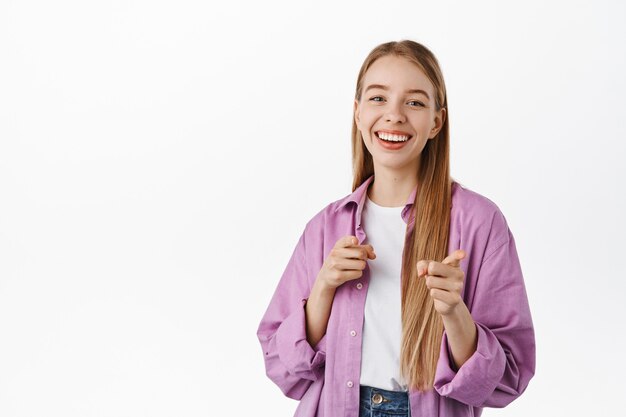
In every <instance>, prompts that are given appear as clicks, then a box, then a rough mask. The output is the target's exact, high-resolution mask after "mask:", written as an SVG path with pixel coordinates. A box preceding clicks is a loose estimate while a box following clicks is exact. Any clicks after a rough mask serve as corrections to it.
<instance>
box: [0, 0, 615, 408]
mask: <svg viewBox="0 0 626 417" xmlns="http://www.w3.org/2000/svg"><path fill="white" fill-rule="evenodd" d="M625 16H626V6H625V5H624V3H623V2H618V1H614V2H611V1H593V2H592V1H553V2H549V1H528V0H526V1H523V2H522V1H517V2H497V1H474V2H465V1H458V2H448V1H443V2H442V1H436V2H435V1H430V2H422V1H404V2H395V1H390V2H381V1H346V2H320V1H315V2H313V1H296V2H287V1H285V2H268V1H264V2H261V1H247V2H243V1H229V2H220V3H213V2H207V1H185V0H183V1H147V0H143V1H142V0H124V1H78V0H75V1H68V0H59V1H55V2H49V1H28V0H24V1H1V2H0V61H1V63H0V416H3V417H22V416H63V417H70V416H76V417H79V416H80V417H85V416H115V417H118V416H119V417H122V416H129V417H130V416H133V417H134V416H150V417H160V416H216V415H222V414H225V413H228V414H229V415H237V416H239V415H241V416H252V415H273V416H291V415H293V411H294V410H295V408H296V406H297V404H298V403H297V402H296V401H294V400H291V399H288V398H286V397H284V396H283V394H282V393H281V392H280V390H279V389H278V387H276V386H275V385H274V384H273V383H272V382H271V381H270V380H269V379H268V378H267V377H266V375H265V369H264V364H263V355H262V351H261V347H260V344H259V342H258V340H257V338H256V330H257V326H258V324H259V321H260V319H261V316H262V315H263V313H264V312H265V309H266V308H267V305H268V303H269V300H270V297H271V296H272V294H273V292H274V289H275V287H276V284H277V283H278V280H279V278H280V276H281V274H282V272H283V270H284V268H285V267H286V264H287V261H288V259H289V257H290V255H291V253H292V251H293V248H294V247H295V244H296V242H297V239H298V237H299V235H300V234H301V233H302V231H303V229H304V225H305V224H306V222H307V221H308V220H309V219H310V218H311V217H312V216H313V215H314V214H316V213H317V212H318V211H319V210H321V209H322V208H323V207H325V206H326V205H327V204H329V203H331V202H332V201H335V200H337V199H340V198H342V197H344V196H346V195H347V194H349V193H350V192H351V191H352V189H351V184H352V177H351V149H350V128H351V120H352V101H353V97H354V88H355V83H356V77H357V73H358V70H359V68H360V66H361V63H362V62H363V60H364V58H365V56H366V55H367V54H368V53H369V51H370V50H371V49H372V48H373V47H374V46H376V45H378V44H379V43H382V42H387V41H390V40H401V39H405V38H408V39H413V40H416V41H418V42H421V43H423V44H424V45H426V46H427V47H429V48H430V49H431V50H432V51H433V52H434V53H435V55H436V56H437V57H438V59H439V61H440V64H441V67H442V69H443V73H444V77H445V81H446V84H447V88H448V100H449V117H450V123H451V125H450V126H451V146H452V150H451V163H452V175H453V177H454V178H456V179H457V180H459V181H460V182H461V183H463V184H464V185H465V186H466V187H468V188H470V189H472V190H474V191H476V192H478V193H480V194H482V195H484V196H486V197H488V198H490V199H491V200H493V201H494V202H496V204H497V205H498V206H499V207H500V209H501V211H502V212H503V213H504V215H505V217H506V219H507V221H508V222H509V226H510V228H511V231H512V232H513V234H514V236H515V239H516V243H517V249H518V253H519V256H520V261H521V263H522V269H523V272H524V277H525V281H526V286H527V291H528V296H529V301H530V305H531V311H532V314H533V320H534V323H535V331H536V339H537V372H536V375H535V377H534V379H533V380H532V381H531V383H530V385H529V387H528V389H527V391H526V392H525V393H524V394H523V395H522V396H521V397H520V398H519V399H517V400H516V401H514V402H513V403H512V404H511V405H510V406H508V407H507V408H504V409H485V411H484V414H483V415H485V416H528V415H533V416H543V415H545V416H552V417H556V416H568V417H571V416H589V415H597V416H601V415H622V413H623V395H624V390H625V389H626V386H625V384H624V382H623V381H624V379H623V374H624V373H625V372H626V366H625V364H624V360H623V359H624V352H626V337H625V336H624V319H625V318H626V314H625V307H624V305H625V303H624V293H625V291H626V283H625V281H626V276H625V274H624V263H623V259H624V249H625V248H624V246H625V245H624V244H623V242H624V236H625V233H626V222H625V221H624V213H625V212H626V204H625V202H624V185H623V183H624V180H625V179H626V175H625V169H624V158H625V156H626V155H625V149H626V148H625V146H624V140H626V124H625V122H624V120H625V117H624V114H625V111H626V106H625V99H624V96H625V95H626V84H625V81H624V76H623V74H624V73H626V54H625V52H624V42H625V41H626V30H625V29H624V25H623V20H624V17H625Z"/></svg>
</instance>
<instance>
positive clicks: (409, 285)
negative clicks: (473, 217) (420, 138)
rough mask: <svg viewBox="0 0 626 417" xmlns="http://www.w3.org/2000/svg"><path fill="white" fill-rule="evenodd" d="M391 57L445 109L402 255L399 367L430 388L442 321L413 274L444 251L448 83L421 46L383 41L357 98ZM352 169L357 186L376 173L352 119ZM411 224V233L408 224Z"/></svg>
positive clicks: (424, 158) (427, 150)
mask: <svg viewBox="0 0 626 417" xmlns="http://www.w3.org/2000/svg"><path fill="white" fill-rule="evenodd" d="M386 55H394V56H399V57H403V58H406V59H408V60H409V61H411V62H412V63H414V64H415V65H417V66H418V67H419V69H420V70H421V71H423V72H424V74H425V75H426V76H427V77H428V79H429V80H430V82H431V83H432V85H433V87H434V91H435V99H434V101H435V110H436V111H438V110H440V109H441V108H445V114H444V116H445V118H444V120H443V125H442V127H441V129H440V131H439V133H438V134H437V136H435V137H434V138H433V139H431V140H428V141H427V143H426V146H425V147H424V149H423V150H422V153H421V155H420V158H421V160H420V167H419V172H416V173H415V174H416V176H417V182H418V187H417V193H416V194H415V201H414V204H413V207H412V210H411V213H410V217H409V218H410V220H409V223H408V224H407V229H406V230H407V234H406V239H405V245H404V251H403V253H402V277H401V280H402V344H401V350H400V370H401V373H402V375H403V376H404V378H405V380H406V381H407V384H408V385H409V387H410V388H412V389H418V390H420V391H425V390H428V389H431V388H432V386H433V381H434V378H435V371H436V367H437V361H438V360H439V350H440V347H441V339H442V336H443V321H442V319H441V317H440V315H439V313H438V312H437V311H436V310H435V308H434V303H433V300H432V299H431V297H430V295H429V291H428V288H427V287H426V284H425V283H424V280H423V279H416V278H417V270H416V269H417V268H416V264H417V262H418V261H419V260H421V259H427V260H436V261H439V262H441V261H442V260H443V259H444V258H445V257H446V256H447V253H448V233H449V229H450V208H451V189H452V179H451V177H450V158H449V141H450V139H449V128H448V126H449V124H448V120H449V115H448V109H447V107H446V106H447V98H446V87H445V83H444V80H443V75H442V73H441V69H440V67H439V63H438V61H437V59H436V58H435V56H434V55H433V53H432V52H431V51H430V50H429V49H427V48H426V47H425V46H423V45H421V44H419V43H417V42H414V41H411V40H402V41H399V42H387V43H383V44H380V45H378V46H377V47H375V48H374V49H373V50H372V51H371V52H370V53H369V55H368V56H367V57H366V58H365V61H364V62H363V65H362V66H361V70H360V71H359V75H358V78H357V84H356V94H355V98H356V99H357V100H359V101H360V100H361V93H362V88H363V77H364V75H365V73H366V72H367V70H368V69H369V67H370V66H371V65H372V64H373V63H374V61H376V60H377V59H378V58H381V57H383V56H386ZM352 167H353V173H354V180H353V184H352V190H353V191H354V190H356V189H357V188H358V187H359V186H360V185H361V184H362V183H363V181H365V180H366V179H367V178H368V177H369V176H370V175H372V174H374V165H373V161H372V155H371V154H370V153H369V151H368V150H367V148H366V147H365V144H364V143H363V137H362V135H361V132H360V131H359V130H358V128H357V126H356V122H355V120H354V117H353V118H352ZM413 222H414V224H415V227H414V228H413V231H412V232H411V233H410V234H409V233H408V231H409V226H410V225H411V223H413Z"/></svg>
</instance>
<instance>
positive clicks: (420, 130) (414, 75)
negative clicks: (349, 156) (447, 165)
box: [354, 55, 445, 175]
mask: <svg viewBox="0 0 626 417" xmlns="http://www.w3.org/2000/svg"><path fill="white" fill-rule="evenodd" d="M362 86H363V89H362V92H361V98H360V100H355V101H354V120H355V123H356V125H357V128H358V129H359V131H360V132H361V135H362V136H363V142H364V144H365V147H366V148H367V150H368V151H369V152H370V153H371V154H372V158H373V160H374V170H375V172H379V171H380V170H381V169H386V170H393V171H398V173H399V174H401V175H404V174H406V175H410V174H412V173H415V172H417V169H418V167H419V157H420V154H421V152H422V149H424V146H426V142H427V141H428V140H431V139H433V138H434V137H435V136H436V135H437V133H438V132H439V130H440V129H441V126H442V125H443V120H444V118H445V109H441V110H439V111H437V110H436V104H435V91H434V87H433V85H432V83H431V82H430V80H429V79H428V77H426V75H425V74H424V73H423V72H422V71H421V70H420V69H419V67H418V66H417V65H416V64H414V63H413V62H411V61H409V60H408V59H406V58H403V57H398V56H395V55H387V56H383V57H381V58H379V59H377V60H376V61H374V63H373V64H372V65H371V66H370V67H369V69H368V70H367V72H366V73H365V74H364V76H363V82H362ZM407 138H408V139H407Z"/></svg>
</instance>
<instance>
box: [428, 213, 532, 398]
mask: <svg viewBox="0 0 626 417" xmlns="http://www.w3.org/2000/svg"><path fill="white" fill-rule="evenodd" d="M499 217H500V219H499V221H500V222H501V224H502V228H503V230H504V231H505V233H504V238H503V239H502V240H503V241H501V242H498V243H497V244H496V245H495V247H496V248H495V249H494V250H492V251H490V252H488V253H486V255H485V258H484V259H483V261H482V263H481V266H480V269H479V273H478V278H477V281H476V290H475V295H474V299H473V302H472V307H471V308H470V313H471V315H472V318H473V319H474V322H475V323H476V330H477V336H478V340H477V347H476V351H475V352H474V354H473V355H472V356H471V357H470V358H469V359H468V360H467V361H466V362H465V363H464V364H463V365H462V366H461V367H460V369H456V367H455V366H454V363H453V361H452V360H451V355H450V348H449V345H448V339H447V336H446V334H445V331H444V336H443V339H442V344H441V352H440V355H439V362H438V364H437V371H436V375H435V383H434V386H435V389H436V390H437V392H438V393H439V394H440V395H442V396H446V397H450V398H453V399H455V400H457V401H460V402H462V403H464V404H468V405H470V406H474V407H504V406H506V405H507V404H509V403H510V402H512V401H513V400H514V399H516V398H517V397H519V396H520V395H521V394H522V393H523V392H524V390H525V389H526V387H527V386H528V383H529V381H530V379H531V378H532V377H533V375H534V373H535V336H534V329H533V324H532V318H531V314H530V308H529V305H528V298H527V295H526V289H525V286H524V280H523V277H522V271H521V266H520V263H519V259H518V255H517V250H516V248H515V239H514V238H513V235H512V234H511V231H510V230H509V228H508V226H507V225H506V221H505V220H504V217H503V216H502V215H501V214H500V215H499ZM496 235H498V234H497V233H496ZM500 235H502V234H500ZM468 307H469V306H468Z"/></svg>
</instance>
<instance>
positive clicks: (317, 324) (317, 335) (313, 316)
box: [305, 278, 336, 346]
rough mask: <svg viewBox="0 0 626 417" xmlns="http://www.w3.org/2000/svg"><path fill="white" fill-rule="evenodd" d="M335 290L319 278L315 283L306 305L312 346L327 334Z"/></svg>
mask: <svg viewBox="0 0 626 417" xmlns="http://www.w3.org/2000/svg"><path fill="white" fill-rule="evenodd" d="M335 290H336V289H335V288H332V287H329V286H328V285H325V284H324V282H323V281H322V280H321V279H319V278H318V279H316V280H315V284H313V289H312V290H311V295H310V296H309V299H308V301H307V303H306V306H305V313H306V329H307V340H308V342H309V344H310V345H311V346H315V345H316V344H317V343H318V342H319V341H320V340H321V339H322V337H324V335H325V334H326V327H327V326H328V318H329V317H330V310H331V308H332V305H333V299H334V298H335Z"/></svg>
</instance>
